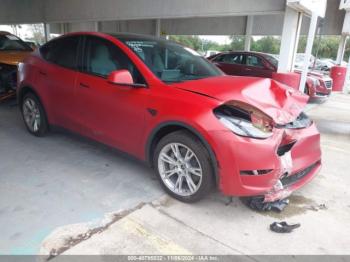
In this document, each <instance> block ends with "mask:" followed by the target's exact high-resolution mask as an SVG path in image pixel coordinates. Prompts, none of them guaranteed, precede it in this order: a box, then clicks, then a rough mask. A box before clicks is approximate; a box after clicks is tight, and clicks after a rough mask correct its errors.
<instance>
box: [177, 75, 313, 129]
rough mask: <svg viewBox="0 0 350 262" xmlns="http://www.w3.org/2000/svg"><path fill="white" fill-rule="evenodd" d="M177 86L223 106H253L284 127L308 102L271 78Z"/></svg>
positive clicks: (227, 78)
mask: <svg viewBox="0 0 350 262" xmlns="http://www.w3.org/2000/svg"><path fill="white" fill-rule="evenodd" d="M174 85H175V86H176V87H177V88H180V89H183V90H186V91H189V92H193V93H197V94H200V95H204V96H208V97H212V98H214V99H217V100H220V101H221V102H223V103H227V102H229V101H240V102H244V103H247V104H250V105H252V106H254V107H256V108H257V109H260V110H261V111H262V112H264V113H265V114H267V115H268V116H270V117H271V118H272V119H273V120H274V122H275V123H276V124H281V125H284V124H287V123H290V122H293V121H294V120H295V118H296V117H298V115H299V114H300V113H301V112H302V111H303V108H304V107H305V105H306V103H307V101H308V96H306V95H304V94H302V93H300V92H299V91H297V90H295V89H292V88H289V87H287V86H285V85H283V84H281V83H279V82H276V81H274V80H272V79H268V78H266V79H265V78H256V77H236V76H219V77H210V78H205V79H201V80H197V81H186V82H182V83H176V84H174Z"/></svg>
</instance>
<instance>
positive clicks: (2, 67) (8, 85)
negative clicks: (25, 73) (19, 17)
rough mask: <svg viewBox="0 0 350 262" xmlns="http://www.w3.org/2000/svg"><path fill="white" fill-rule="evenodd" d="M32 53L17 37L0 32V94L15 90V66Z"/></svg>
mask: <svg viewBox="0 0 350 262" xmlns="http://www.w3.org/2000/svg"><path fill="white" fill-rule="evenodd" d="M32 51H33V50H32V48H31V47H30V46H29V45H27V44H26V43H25V42H23V41H22V40H21V39H20V38H18V37H17V36H15V35H13V34H10V33H8V32H0V94H1V93H7V92H9V91H11V90H14V89H16V85H17V65H18V63H19V62H21V61H22V60H23V59H24V58H25V57H27V56H28V55H29V53H30V52H32Z"/></svg>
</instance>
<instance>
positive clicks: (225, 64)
mask: <svg viewBox="0 0 350 262" xmlns="http://www.w3.org/2000/svg"><path fill="white" fill-rule="evenodd" d="M213 62H214V64H215V65H216V66H217V67H219V68H220V69H221V70H222V71H223V72H224V73H226V74H228V75H242V73H243V67H244V66H243V55H242V54H240V53H235V54H222V55H220V56H217V57H216V58H215V59H214V60H213Z"/></svg>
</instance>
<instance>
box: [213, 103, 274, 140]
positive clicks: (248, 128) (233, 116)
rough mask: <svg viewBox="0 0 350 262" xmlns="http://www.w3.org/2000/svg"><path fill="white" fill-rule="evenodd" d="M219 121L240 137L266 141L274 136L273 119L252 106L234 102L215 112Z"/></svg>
mask: <svg viewBox="0 0 350 262" xmlns="http://www.w3.org/2000/svg"><path fill="white" fill-rule="evenodd" d="M214 114H215V116H216V117H217V118H218V119H219V121H220V122H221V123H222V124H223V125H224V126H225V127H227V128H228V129H229V130H231V131H232V132H233V133H235V134H236V135H239V136H244V137H251V138H256V139H266V138H268V137H270V136H271V135H272V129H273V125H272V119H271V118H270V117H268V116H266V115H265V114H264V113H263V112H261V111H259V110H258V109H256V108H253V107H252V106H250V105H247V104H243V103H240V102H232V103H230V104H226V105H223V106H220V107H218V108H216V109H215V110H214Z"/></svg>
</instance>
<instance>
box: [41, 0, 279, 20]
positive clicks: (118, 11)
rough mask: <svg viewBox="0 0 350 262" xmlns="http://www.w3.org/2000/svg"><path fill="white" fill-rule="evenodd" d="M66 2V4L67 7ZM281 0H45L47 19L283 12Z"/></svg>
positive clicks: (180, 16)
mask: <svg viewBox="0 0 350 262" xmlns="http://www.w3.org/2000/svg"><path fill="white" fill-rule="evenodd" d="M67 6H69V8H67ZM284 10H285V0H263V1H261V0H260V1H259V4H258V5H257V4H256V1H255V0H243V1H242V0H215V1H213V0H200V1H199V0H176V1H174V0H142V1H140V0H59V1H58V0H46V1H45V19H46V21H48V22H65V21H71V22H73V21H96V20H98V21H105V20H134V19H150V18H183V17H216V16H235V15H240V16H242V15H247V14H264V13H270V14H272V13H283V12H284Z"/></svg>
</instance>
